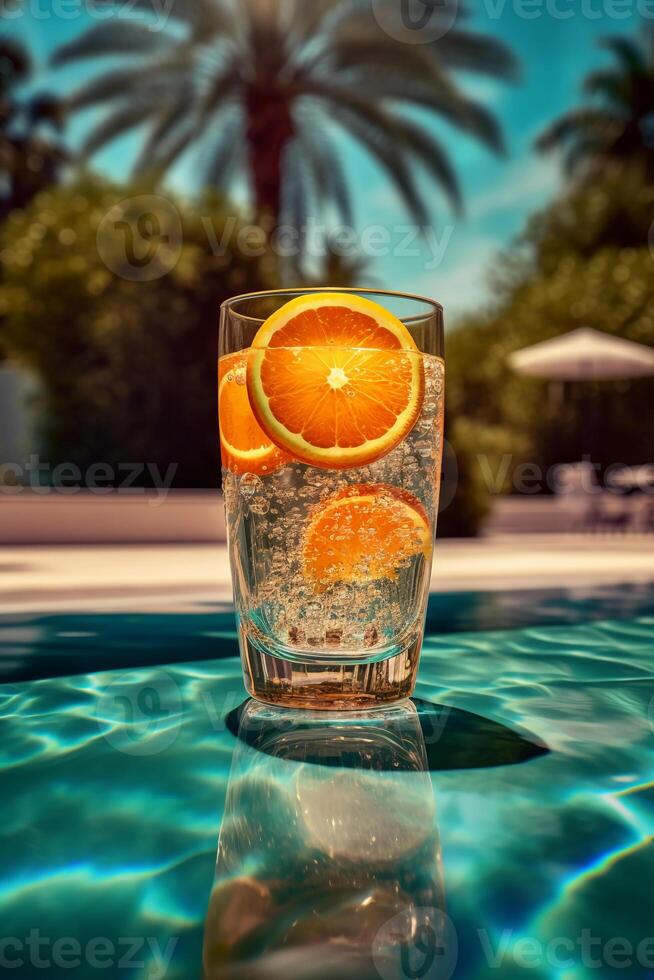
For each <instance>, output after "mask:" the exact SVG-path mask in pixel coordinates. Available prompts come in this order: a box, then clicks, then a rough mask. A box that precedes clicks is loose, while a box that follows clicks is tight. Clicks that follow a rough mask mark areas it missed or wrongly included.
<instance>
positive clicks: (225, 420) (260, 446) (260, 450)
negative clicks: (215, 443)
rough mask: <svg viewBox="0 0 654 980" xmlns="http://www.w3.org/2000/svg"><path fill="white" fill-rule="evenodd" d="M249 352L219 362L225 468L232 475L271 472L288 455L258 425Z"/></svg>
mask: <svg viewBox="0 0 654 980" xmlns="http://www.w3.org/2000/svg"><path fill="white" fill-rule="evenodd" d="M247 360H248V353H247V352H246V351H239V352H238V353H236V354H228V355H227V356H226V357H221V358H220V360H219V361H218V415H219V426H220V454H221V457H222V464H223V466H224V467H225V468H226V469H228V470H231V471H232V472H233V473H238V474H243V473H256V474H259V475H264V474H266V473H272V472H273V471H274V470H276V469H278V468H279V467H280V466H282V465H283V464H284V463H287V462H288V461H289V460H288V456H287V455H286V453H284V452H282V450H281V449H279V448H278V447H277V446H276V445H275V444H274V443H273V442H271V441H270V439H269V438H268V436H267V435H266V433H265V432H264V431H263V430H262V428H261V426H260V425H259V423H258V422H257V420H256V418H255V417H254V414H253V412H252V408H251V407H250V399H249V398H248V390H247V385H246V371H247Z"/></svg>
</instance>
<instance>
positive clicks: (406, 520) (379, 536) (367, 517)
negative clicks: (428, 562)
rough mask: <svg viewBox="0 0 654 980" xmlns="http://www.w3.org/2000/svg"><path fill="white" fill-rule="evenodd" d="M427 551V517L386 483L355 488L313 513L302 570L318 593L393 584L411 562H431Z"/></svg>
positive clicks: (409, 497) (413, 501) (410, 497)
mask: <svg viewBox="0 0 654 980" xmlns="http://www.w3.org/2000/svg"><path fill="white" fill-rule="evenodd" d="M431 549H432V535H431V527H430V523H429V518H428V517H427V514H426V513H425V510H424V508H423V507H422V505H421V504H420V502H419V501H418V500H416V498H415V497H413V495H412V494H410V493H408V492H407V491H405V490H400V489H398V488H397V487H391V486H386V485H384V484H370V485H355V486H351V487H348V488H347V489H346V490H343V491H340V492H339V493H337V494H335V495H334V496H332V497H329V498H327V500H325V501H323V502H322V504H320V505H319V506H318V507H317V508H316V510H315V511H314V514H313V516H312V518H311V521H310V523H309V526H308V527H307V530H306V533H305V538H304V545H303V552H302V567H303V572H304V575H305V576H306V578H308V579H309V580H311V581H312V582H313V583H314V585H315V586H317V587H322V588H325V587H326V586H328V585H330V584H332V583H335V582H366V581H372V580H375V579H382V578H391V579H392V578H395V577H396V574H397V570H398V569H399V568H400V567H401V566H402V565H404V564H405V563H406V562H407V561H409V559H411V558H413V557H415V556H417V555H420V554H422V555H424V557H425V558H429V557H430V555H431Z"/></svg>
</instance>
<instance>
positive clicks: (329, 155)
mask: <svg viewBox="0 0 654 980" xmlns="http://www.w3.org/2000/svg"><path fill="white" fill-rule="evenodd" d="M296 129H297V137H296V140H297V146H298V150H299V152H300V153H301V154H302V156H303V157H304V158H305V160H306V164H307V167H308V169H309V170H310V171H311V173H312V176H313V182H314V184H315V186H316V187H317V188H318V193H319V194H322V196H323V198H324V200H325V201H326V202H331V203H333V204H334V205H335V207H336V210H337V211H338V213H339V216H340V217H341V218H342V220H343V221H344V222H345V223H346V224H348V225H351V224H353V221H354V216H353V211H352V200H351V197H350V192H349V190H348V186H347V180H346V179H345V174H344V171H343V167H342V165H341V162H340V160H339V158H338V154H337V153H336V152H335V150H334V147H333V145H332V142H331V140H330V139H329V137H328V136H327V135H326V133H325V132H324V130H322V129H321V128H320V127H319V126H316V125H315V120H314V125H313V126H312V125H311V124H310V123H309V122H308V121H306V120H302V119H300V120H298V121H297V122H296Z"/></svg>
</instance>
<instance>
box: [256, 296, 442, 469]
mask: <svg viewBox="0 0 654 980" xmlns="http://www.w3.org/2000/svg"><path fill="white" fill-rule="evenodd" d="M247 384H248V392H249V395H250V403H251V405H252V409H253V411H254V414H255V415H256V418H257V420H258V422H259V424H260V425H261V427H262V429H263V430H264V432H265V433H266V435H267V436H268V437H269V438H270V439H271V441H272V442H274V443H275V444H276V445H277V446H279V447H280V448H281V449H283V450H285V451H286V452H287V453H289V454H290V455H291V456H293V457H294V458H295V459H298V460H301V461H302V462H304V463H309V464H310V465H313V466H320V467H323V468H326V469H345V468H347V467H351V466H361V465H364V464H366V463H372V462H374V460H376V459H380V458H381V457H382V456H385V455H386V454H387V453H389V452H390V451H391V450H392V449H393V448H394V447H395V446H397V445H398V444H399V443H400V442H401V441H402V439H404V437H405V436H406V435H407V434H408V433H409V432H410V431H411V429H412V428H413V426H414V425H415V423H416V421H417V419H418V416H419V415H420V411H421V408H422V401H423V396H424V369H423V364H422V355H421V354H420V352H419V350H418V348H417V347H416V345H415V343H414V342H413V339H412V337H411V334H410V333H409V331H408V330H407V329H406V327H405V326H404V324H403V323H402V322H401V321H400V320H398V319H397V318H396V317H394V316H393V315H392V314H391V313H389V312H388V311H387V310H385V309H383V307H381V306H378V305H377V304H376V303H372V302H370V300H366V299H362V298H360V297H358V296H354V295H352V296H350V295H348V294H345V293H317V294H316V293H314V294H309V295H307V296H302V297H299V298H298V299H294V300H291V302H290V303H287V304H286V306H284V307H282V309H281V310H278V311H277V312H276V313H274V314H273V315H272V316H271V317H269V319H268V320H266V322H265V323H264V324H263V326H262V327H261V328H260V330H259V331H258V333H257V335H256V337H255V338H254V341H253V344H252V348H251V351H250V357H249V360H248V370H247Z"/></svg>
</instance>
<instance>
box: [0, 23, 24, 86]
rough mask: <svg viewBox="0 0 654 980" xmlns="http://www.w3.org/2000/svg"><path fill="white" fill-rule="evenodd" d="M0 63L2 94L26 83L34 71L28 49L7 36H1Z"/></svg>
mask: <svg viewBox="0 0 654 980" xmlns="http://www.w3.org/2000/svg"><path fill="white" fill-rule="evenodd" d="M0 63H1V64H2V70H1V71H0V92H4V91H6V90H7V89H8V88H11V86H12V85H15V84H16V83H17V82H21V81H24V80H25V79H26V78H27V77H28V75H29V73H30V72H31V70H32V59H31V58H30V55H29V52H28V50H27V48H26V47H25V46H24V45H23V44H21V43H20V41H15V40H14V39H13V38H11V37H7V36H6V35H4V36H0Z"/></svg>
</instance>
